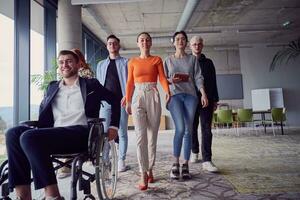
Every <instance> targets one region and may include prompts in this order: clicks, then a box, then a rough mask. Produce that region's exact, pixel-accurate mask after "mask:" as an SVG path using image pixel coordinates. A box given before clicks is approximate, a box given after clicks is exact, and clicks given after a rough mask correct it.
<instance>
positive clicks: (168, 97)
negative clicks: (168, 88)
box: [166, 94, 171, 104]
mask: <svg viewBox="0 0 300 200" xmlns="http://www.w3.org/2000/svg"><path fill="white" fill-rule="evenodd" d="M170 99H171V95H170V94H166V104H168V103H169V101H170Z"/></svg>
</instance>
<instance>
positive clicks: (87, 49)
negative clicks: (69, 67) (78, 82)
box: [82, 27, 108, 72]
mask: <svg viewBox="0 0 300 200" xmlns="http://www.w3.org/2000/svg"><path fill="white" fill-rule="evenodd" d="M82 45H83V48H82V49H83V51H84V54H85V58H86V60H87V63H89V64H90V66H91V68H92V69H93V71H94V72H96V68H97V63H98V62H99V61H100V60H103V59H105V58H106V57H107V56H108V51H107V50H106V46H105V44H104V43H103V42H101V41H99V40H98V39H96V38H95V36H94V35H92V34H91V33H90V32H89V31H88V29H87V28H85V27H84V29H83V43H82Z"/></svg>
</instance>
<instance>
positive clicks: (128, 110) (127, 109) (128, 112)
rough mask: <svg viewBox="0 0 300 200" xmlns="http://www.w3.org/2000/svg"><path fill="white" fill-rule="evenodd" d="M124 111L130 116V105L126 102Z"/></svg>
mask: <svg viewBox="0 0 300 200" xmlns="http://www.w3.org/2000/svg"><path fill="white" fill-rule="evenodd" d="M125 110H126V112H127V114H128V115H131V103H128V102H127V104H126V107H125Z"/></svg>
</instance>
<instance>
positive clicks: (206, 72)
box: [198, 54, 219, 104]
mask: <svg viewBox="0 0 300 200" xmlns="http://www.w3.org/2000/svg"><path fill="white" fill-rule="evenodd" d="M198 61H199V64H200V67H201V73H202V76H203V78H204V89H205V92H206V95H207V98H208V101H209V103H210V104H211V103H213V102H218V101H219V95H218V88H217V80H216V70H215V66H214V63H213V62H212V60H211V59H209V58H206V57H205V55H204V54H201V56H200V58H199V59H198ZM198 95H199V96H200V92H199V94H198Z"/></svg>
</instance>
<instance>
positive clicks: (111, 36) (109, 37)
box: [106, 34, 120, 43]
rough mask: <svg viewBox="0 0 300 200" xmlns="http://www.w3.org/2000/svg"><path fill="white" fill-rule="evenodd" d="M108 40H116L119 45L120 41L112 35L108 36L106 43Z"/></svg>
mask: <svg viewBox="0 0 300 200" xmlns="http://www.w3.org/2000/svg"><path fill="white" fill-rule="evenodd" d="M109 39H116V40H117V41H118V42H119V43H120V39H119V38H118V37H117V36H115V35H114V34H111V35H109V36H108V37H107V38H106V41H108V40H109Z"/></svg>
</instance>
